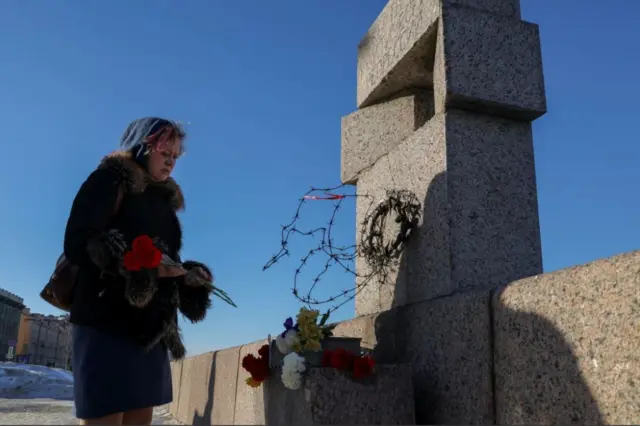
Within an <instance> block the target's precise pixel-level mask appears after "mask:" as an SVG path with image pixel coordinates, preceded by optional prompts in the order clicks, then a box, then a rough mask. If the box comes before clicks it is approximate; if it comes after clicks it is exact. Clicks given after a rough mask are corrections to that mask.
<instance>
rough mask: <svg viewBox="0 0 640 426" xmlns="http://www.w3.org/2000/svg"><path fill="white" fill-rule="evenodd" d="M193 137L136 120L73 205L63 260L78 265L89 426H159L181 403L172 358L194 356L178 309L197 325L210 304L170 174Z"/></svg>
mask: <svg viewBox="0 0 640 426" xmlns="http://www.w3.org/2000/svg"><path fill="white" fill-rule="evenodd" d="M184 138H185V133H184V131H183V130H182V128H181V127H180V125H179V124H178V123H175V122H173V121H170V120H166V119H161V118H153V117H152V118H142V119H139V120H135V121H133V122H132V123H131V124H130V125H129V127H128V128H127V130H126V131H125V133H124V135H123V136H122V140H121V143H120V150H119V151H117V152H115V153H113V154H111V155H109V156H107V157H106V158H104V159H103V160H102V162H101V163H100V165H99V166H98V167H97V169H96V170H95V171H94V172H93V173H91V175H90V176H89V177H88V178H87V180H86V181H85V182H84V183H83V184H82V186H81V188H80V190H79V191H78V194H77V195H76V197H75V200H74V202H73V206H72V208H71V213H70V216H69V220H68V222H67V228H66V232H65V237H64V254H65V256H66V257H67V259H68V260H69V261H70V262H71V263H73V264H74V265H76V266H77V267H78V275H77V283H76V287H75V293H74V299H73V306H72V309H71V316H70V321H71V323H72V324H73V350H72V356H73V359H72V362H73V375H74V392H75V406H76V416H77V417H78V418H79V419H82V420H83V421H84V424H114V425H119V424H137V425H142V424H150V423H151V418H152V412H153V407H156V406H159V405H163V404H167V403H169V402H171V401H172V398H173V397H172V385H171V372H170V368H169V355H168V353H169V352H171V354H172V356H173V357H174V358H175V359H179V358H182V357H184V355H185V349H184V346H183V344H182V341H181V337H180V333H179V329H178V324H177V311H178V309H179V310H180V311H181V312H182V313H183V314H184V315H185V316H186V317H187V318H188V319H189V320H191V321H192V322H196V321H200V320H202V319H203V318H204V317H205V315H206V311H207V309H208V308H209V307H210V305H211V299H210V297H211V290H212V287H211V284H210V283H211V281H212V276H211V272H210V270H209V269H208V268H207V267H206V266H205V265H203V264H201V263H197V262H183V263H181V261H180V256H179V253H180V249H181V240H182V232H181V227H180V222H179V220H178V217H177V215H176V212H177V211H178V210H180V209H182V208H183V206H184V200H183V196H182V192H181V191H180V188H179V186H178V185H177V184H176V182H175V181H174V180H173V179H172V178H171V172H172V171H173V168H174V166H175V164H176V161H177V160H178V159H179V158H180V156H181V154H182V152H183V149H184V146H183V144H184ZM134 241H137V242H136V243H135V244H133V243H134ZM136 245H137V247H136ZM135 250H138V252H140V250H146V253H147V254H146V255H145V254H144V253H143V254H142V255H140V254H139V253H138V254H137V255H138V256H139V257H140V256H142V257H145V256H146V261H145V262H143V263H141V264H137V263H136V261H135V259H133V260H132V259H131V257H132V256H131V253H132V252H135ZM149 253H151V254H149ZM127 256H129V257H130V258H129V259H127ZM160 256H162V259H163V261H162V263H161V264H158V263H159V262H160ZM133 257H135V256H133ZM143 260H144V259H143ZM149 262H152V263H151V264H150V263H149ZM143 266H144V267H143Z"/></svg>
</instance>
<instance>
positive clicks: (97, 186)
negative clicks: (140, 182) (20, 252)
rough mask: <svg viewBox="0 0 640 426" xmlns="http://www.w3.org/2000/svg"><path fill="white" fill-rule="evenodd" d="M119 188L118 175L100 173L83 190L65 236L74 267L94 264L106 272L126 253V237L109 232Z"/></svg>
mask: <svg viewBox="0 0 640 426" xmlns="http://www.w3.org/2000/svg"><path fill="white" fill-rule="evenodd" d="M119 184H120V182H119V180H118V177H117V175H116V174H114V173H113V172H111V171H109V170H100V169H98V170H96V171H94V172H93V173H91V175H89V177H88V178H87V180H86V181H85V182H84V183H83V184H82V186H81V187H80V190H79V191H78V193H77V195H76V197H75V199H74V200H73V204H72V206H71V212H70V214H69V219H68V220H67V227H66V230H65V234H64V254H65V256H66V257H67V259H69V261H70V262H71V263H73V264H74V265H78V266H84V265H88V264H94V265H96V266H98V267H99V268H100V269H103V270H104V269H108V268H110V267H111V266H113V264H114V260H115V259H117V258H119V257H121V256H122V253H124V250H125V249H126V244H125V243H124V239H123V238H122V235H120V234H119V233H117V232H116V231H108V230H107V225H108V223H109V219H110V218H111V216H112V215H113V213H114V209H115V205H116V202H117V198H118V191H119Z"/></svg>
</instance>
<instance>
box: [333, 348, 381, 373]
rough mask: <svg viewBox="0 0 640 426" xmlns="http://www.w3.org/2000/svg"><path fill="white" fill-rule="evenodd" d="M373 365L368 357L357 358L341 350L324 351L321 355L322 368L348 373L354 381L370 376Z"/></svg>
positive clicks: (373, 362)
mask: <svg viewBox="0 0 640 426" xmlns="http://www.w3.org/2000/svg"><path fill="white" fill-rule="evenodd" d="M375 365H376V363H375V361H374V360H373V358H371V357H370V356H360V357H357V356H355V355H354V354H352V353H351V352H348V351H346V350H344V349H342V348H339V349H336V350H334V351H331V350H329V349H325V350H324V352H323V353H322V366H323V367H331V368H335V369H336V370H339V371H350V372H351V373H352V374H353V377H354V378H355V379H363V378H365V377H369V376H371V375H372V374H373V369H374V367H375Z"/></svg>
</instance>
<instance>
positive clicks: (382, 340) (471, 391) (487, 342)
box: [335, 291, 493, 424]
mask: <svg viewBox="0 0 640 426" xmlns="http://www.w3.org/2000/svg"><path fill="white" fill-rule="evenodd" d="M489 299H490V296H489V291H471V292H466V293H459V294H455V295H452V296H448V297H442V298H439V299H436V300H430V301H426V302H420V303H416V304H413V305H409V306H401V307H398V308H394V309H392V310H389V311H386V312H382V313H378V314H373V315H366V316H362V317H357V318H354V319H352V320H348V321H343V322H341V323H340V324H338V326H337V327H336V329H335V333H336V335H340V336H349V337H362V338H363V342H365V341H367V342H368V344H369V345H371V346H374V348H375V349H374V356H375V359H376V360H377V361H378V362H379V363H383V364H398V363H399V364H408V365H411V367H412V369H413V384H414V393H415V401H416V421H417V424H492V422H493V392H492V384H491V382H492V377H491V374H492V372H491V371H492V354H491V350H492V346H491V321H490V310H489ZM363 346H365V345H364V344H363Z"/></svg>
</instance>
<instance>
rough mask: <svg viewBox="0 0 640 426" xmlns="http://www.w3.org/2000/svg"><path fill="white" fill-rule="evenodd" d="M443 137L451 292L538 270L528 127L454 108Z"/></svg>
mask: <svg viewBox="0 0 640 426" xmlns="http://www.w3.org/2000/svg"><path fill="white" fill-rule="evenodd" d="M446 138H447V141H446V144H447V160H446V161H447V176H446V181H447V191H446V192H447V204H448V207H449V211H448V217H449V235H450V250H451V262H452V264H451V280H452V282H453V283H455V284H454V285H455V288H456V290H457V289H469V288H494V287H496V286H501V285H505V284H508V283H510V282H512V281H515V280H518V279H520V278H525V277H529V276H533V275H537V274H540V273H542V246H541V241H540V223H539V215H538V197H537V186H536V174H535V163H534V151H533V135H532V131H531V124H530V123H525V122H516V121H511V120H506V119H501V118H498V117H493V116H489V115H482V114H474V113H468V112H463V111H455V110H451V111H449V112H448V113H447V114H446Z"/></svg>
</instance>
